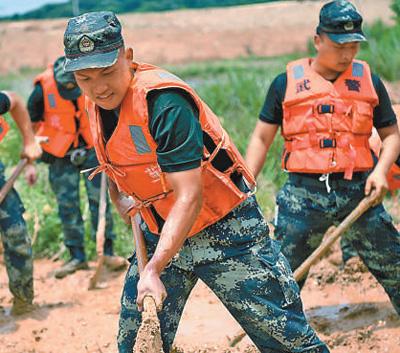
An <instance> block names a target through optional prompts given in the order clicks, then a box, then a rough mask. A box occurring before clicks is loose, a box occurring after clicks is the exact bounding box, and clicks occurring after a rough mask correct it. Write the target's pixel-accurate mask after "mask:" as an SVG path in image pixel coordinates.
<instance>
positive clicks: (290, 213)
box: [275, 181, 336, 289]
mask: <svg viewBox="0 0 400 353" xmlns="http://www.w3.org/2000/svg"><path fill="white" fill-rule="evenodd" d="M276 202H277V207H278V213H277V218H276V221H275V222H276V224H275V238H276V239H277V240H279V241H280V242H281V251H282V253H283V254H284V255H285V257H286V258H287V260H288V261H289V264H290V267H291V269H292V271H293V272H294V271H295V270H296V269H297V267H299V266H300V265H301V264H302V263H303V261H304V260H305V259H307V257H308V256H310V255H311V253H312V252H313V251H314V250H315V249H316V248H317V247H318V245H319V244H320V243H321V241H322V236H323V234H324V233H325V232H326V231H327V229H328V228H329V227H330V226H331V225H332V224H333V222H334V218H333V216H334V215H335V207H336V205H335V200H334V195H333V194H328V193H327V192H326V190H325V189H324V188H312V187H305V186H298V185H295V184H293V183H291V182H290V181H288V182H287V183H286V184H285V185H284V187H283V188H282V189H281V190H280V191H279V193H278V195H277V199H276ZM306 278H307V277H305V278H304V279H303V280H300V281H299V282H298V284H299V287H300V289H301V288H302V287H303V285H304V283H305V280H306Z"/></svg>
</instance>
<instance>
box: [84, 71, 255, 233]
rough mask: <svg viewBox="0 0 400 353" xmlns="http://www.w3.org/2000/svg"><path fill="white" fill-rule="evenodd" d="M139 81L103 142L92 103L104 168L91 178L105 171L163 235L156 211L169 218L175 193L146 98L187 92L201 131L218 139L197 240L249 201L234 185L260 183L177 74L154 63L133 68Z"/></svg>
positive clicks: (208, 156)
mask: <svg viewBox="0 0 400 353" xmlns="http://www.w3.org/2000/svg"><path fill="white" fill-rule="evenodd" d="M133 69H134V70H135V74H134V77H133V79H132V82H131V84H130V87H129V89H128V91H127V93H126V96H125V98H124V100H123V102H122V104H121V107H120V114H119V120H118V124H117V127H116V128H115V131H114V133H113V135H112V136H111V137H110V139H109V140H108V142H107V143H106V144H105V143H104V138H103V136H104V135H103V131H102V123H101V117H100V115H99V110H98V107H96V105H95V104H94V103H93V102H91V101H89V100H88V99H87V101H86V102H87V109H88V114H89V120H90V125H91V129H92V135H93V140H94V144H95V149H96V153H97V158H98V160H99V163H100V166H99V167H98V168H97V170H96V171H95V172H94V173H93V174H92V177H93V175H94V174H96V173H98V172H100V171H105V172H106V173H107V174H108V176H109V177H110V178H111V179H112V180H113V181H114V182H115V183H116V185H117V186H118V189H119V190H120V191H122V192H124V193H125V194H127V195H131V196H132V197H133V198H134V199H135V201H136V203H137V204H136V205H137V208H136V210H135V211H134V212H136V211H137V210H139V211H140V213H141V216H142V218H143V219H144V221H145V222H146V223H147V225H148V227H149V229H150V231H151V232H153V233H155V234H160V231H161V229H159V228H160V227H159V225H158V224H157V221H156V218H155V216H154V212H157V213H158V215H159V216H160V217H161V218H162V219H163V220H165V219H166V218H167V217H168V214H169V212H170V210H171V208H172V206H173V204H174V202H175V197H174V192H173V190H172V189H171V186H170V185H169V184H168V182H167V180H166V178H165V175H164V173H163V172H162V171H161V169H160V167H159V165H158V163H157V155H156V148H157V144H156V142H155V141H154V139H153V137H152V136H151V134H150V131H149V127H148V123H149V112H148V107H147V100H146V97H147V94H148V93H149V92H150V91H153V90H160V89H166V88H180V89H183V90H184V91H186V92H188V93H189V94H190V95H191V97H192V98H193V100H194V102H195V103H196V106H197V108H198V110H199V121H200V124H201V127H202V130H203V132H204V133H205V134H207V135H208V136H209V137H210V138H211V139H212V141H213V144H215V146H213V148H212V149H211V150H208V149H207V148H206V147H204V154H203V161H202V164H201V169H202V181H203V204H202V208H201V210H200V213H199V215H198V217H197V219H196V221H195V223H194V225H193V227H192V228H191V230H190V232H189V236H193V235H195V234H196V233H198V232H199V231H201V230H202V229H204V228H206V227H207V226H209V225H211V224H213V223H215V222H217V221H218V220H220V219H221V218H223V217H224V216H225V215H226V214H228V213H229V212H230V211H231V210H232V209H234V208H235V207H236V206H238V205H239V204H240V203H241V202H243V200H245V199H246V198H247V197H248V193H246V192H242V191H241V190H240V189H239V188H238V187H237V186H236V185H235V183H234V182H233V181H232V178H233V179H234V178H235V177H243V178H244V179H245V180H246V181H247V182H248V184H249V185H250V188H254V186H255V180H254V177H253V176H252V174H251V173H250V171H249V170H248V168H247V167H246V166H245V163H244V160H243V158H242V156H241V155H240V153H239V152H238V150H237V149H236V147H235V146H234V145H233V143H232V142H231V140H230V138H229V136H228V135H227V133H226V132H225V131H224V129H223V128H222V126H221V124H220V122H219V120H218V118H217V116H216V115H215V114H214V113H213V112H212V111H211V109H210V108H209V107H208V106H207V105H206V104H205V103H204V102H203V101H202V100H201V99H200V98H199V97H198V96H197V94H196V93H195V92H194V90H192V89H191V88H190V87H189V86H188V85H187V84H186V83H185V82H183V81H181V80H180V79H179V78H178V77H176V76H174V75H173V74H171V73H169V72H167V71H164V70H162V69H160V68H158V67H156V66H152V65H149V64H133ZM219 152H221V153H227V155H228V156H229V159H230V160H231V162H232V164H231V166H230V167H229V168H228V169H227V170H224V171H219V170H217V169H216V168H215V167H214V166H213V165H212V161H213V160H214V158H215V157H216V156H217V155H220V154H219Z"/></svg>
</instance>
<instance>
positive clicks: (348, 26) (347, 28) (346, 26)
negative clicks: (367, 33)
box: [344, 22, 354, 31]
mask: <svg viewBox="0 0 400 353" xmlns="http://www.w3.org/2000/svg"><path fill="white" fill-rule="evenodd" d="M353 29H354V23H353V22H347V23H345V24H344V30H345V31H352V30H353Z"/></svg>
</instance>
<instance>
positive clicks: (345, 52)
mask: <svg viewBox="0 0 400 353" xmlns="http://www.w3.org/2000/svg"><path fill="white" fill-rule="evenodd" d="M314 45H315V48H316V50H317V52H318V54H317V57H316V60H317V61H318V64H319V65H321V66H323V67H324V68H325V69H327V70H329V71H333V72H336V73H338V74H340V73H342V72H344V71H346V69H347V68H348V67H349V65H350V64H351V62H352V61H353V59H354V58H355V56H356V55H357V53H358V50H359V49H360V43H359V42H350V43H344V44H339V43H336V42H334V41H332V40H331V39H329V37H328V36H327V35H326V34H321V35H316V36H315V38H314Z"/></svg>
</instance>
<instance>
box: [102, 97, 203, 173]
mask: <svg viewBox="0 0 400 353" xmlns="http://www.w3.org/2000/svg"><path fill="white" fill-rule="evenodd" d="M147 104H148V109H149V130H150V134H151V135H152V137H153V139H154V141H155V142H156V143H157V151H156V153H157V161H158V164H159V165H160V168H161V170H162V171H164V172H167V173H171V172H178V171H183V170H190V169H195V168H198V167H199V166H200V163H201V159H202V156H203V146H204V144H203V132H202V129H201V126H200V123H199V113H198V109H197V107H196V104H195V103H194V101H193V99H192V98H191V97H190V95H189V94H188V93H186V92H185V91H183V90H181V89H163V90H155V91H152V92H150V93H149V94H148V96H147ZM100 114H101V117H102V121H103V129H104V137H105V139H106V140H108V139H109V138H110V137H111V135H112V133H113V131H114V130H115V127H116V126H117V122H118V112H117V111H112V110H111V111H110V110H104V109H100Z"/></svg>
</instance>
